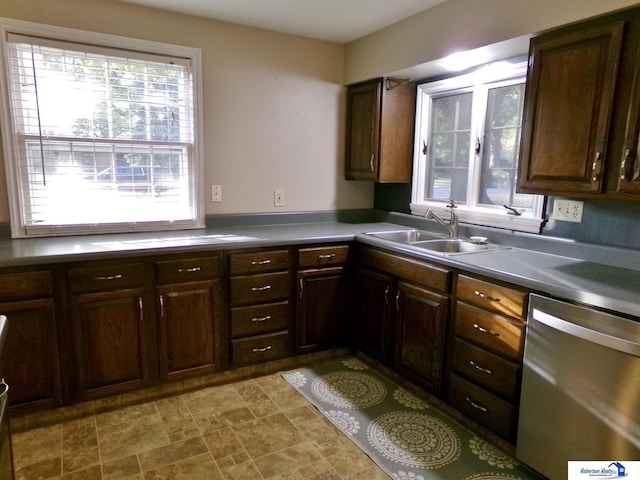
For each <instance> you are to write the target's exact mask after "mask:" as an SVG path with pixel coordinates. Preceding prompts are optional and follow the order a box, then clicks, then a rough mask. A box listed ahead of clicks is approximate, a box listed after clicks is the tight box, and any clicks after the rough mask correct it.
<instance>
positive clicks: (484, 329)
mask: <svg viewBox="0 0 640 480" xmlns="http://www.w3.org/2000/svg"><path fill="white" fill-rule="evenodd" d="M473 328H475V329H476V330H478V331H480V332H481V333H488V334H489V335H493V336H494V337H499V336H500V334H499V333H498V332H494V331H493V330H487V329H486V328H484V327H481V326H480V325H478V324H477V323H474V324H473Z"/></svg>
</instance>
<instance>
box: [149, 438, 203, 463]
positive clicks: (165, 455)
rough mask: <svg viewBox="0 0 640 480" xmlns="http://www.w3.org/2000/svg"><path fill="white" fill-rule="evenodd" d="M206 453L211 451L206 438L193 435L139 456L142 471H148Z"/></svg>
mask: <svg viewBox="0 0 640 480" xmlns="http://www.w3.org/2000/svg"><path fill="white" fill-rule="evenodd" d="M206 453H209V449H208V448H207V444H206V443H205V441H204V439H203V438H202V437H193V438H189V439H187V440H183V441H181V442H176V443H172V444H169V445H165V446H162V447H159V448H154V449H152V450H147V451H144V452H140V453H139V454H138V458H139V459H140V467H141V468H142V471H143V472H147V471H149V470H156V469H158V468H160V467H163V466H165V465H170V464H172V463H178V462H181V461H183V460H186V459H188V458H191V457H196V456H199V455H204V454H206Z"/></svg>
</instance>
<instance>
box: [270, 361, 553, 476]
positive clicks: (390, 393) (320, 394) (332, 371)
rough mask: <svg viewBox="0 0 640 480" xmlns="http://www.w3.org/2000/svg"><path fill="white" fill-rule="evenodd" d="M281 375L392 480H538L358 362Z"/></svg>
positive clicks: (447, 418) (524, 468)
mask: <svg viewBox="0 0 640 480" xmlns="http://www.w3.org/2000/svg"><path fill="white" fill-rule="evenodd" d="M282 376H283V378H284V379H285V380H286V381H287V382H288V383H289V384H290V385H291V386H292V387H293V388H295V389H296V390H297V391H298V392H299V393H300V394H302V395H303V396H304V397H305V398H306V399H307V400H309V401H310V402H311V403H312V404H313V405H314V406H315V407H316V408H317V409H318V410H319V411H320V412H321V413H322V414H323V415H324V416H325V417H326V418H327V419H329V420H330V421H331V422H332V423H333V424H334V425H335V426H336V427H337V428H338V429H339V430H340V431H341V432H343V433H344V434H345V435H346V436H347V437H348V438H350V439H351V440H352V441H353V442H354V443H355V444H356V445H357V446H358V447H359V448H360V449H361V450H362V451H364V452H365V453H366V454H367V455H368V456H369V457H370V458H371V459H372V460H373V461H374V462H375V463H376V464H377V465H378V466H379V467H380V468H382V469H383V470H384V471H385V472H386V473H387V474H388V475H389V476H390V477H391V478H394V479H397V480H409V479H410V480H445V479H446V480H452V479H456V480H513V479H520V480H541V479H543V477H541V476H539V475H537V474H535V473H534V472H532V471H531V470H529V469H528V468H527V467H526V466H524V465H522V464H520V463H519V462H518V461H517V460H516V459H514V458H513V457H511V456H510V455H507V454H505V453H503V452H502V451H501V450H499V449H498V448H496V447H494V446H493V445H491V444H490V443H488V442H487V441H485V440H483V439H481V438H479V437H478V436H476V435H475V434H474V433H473V432H471V431H470V430H468V429H467V428H465V427H464V426H462V425H460V424H459V423H458V422H456V421H455V420H453V419H452V418H450V417H449V416H447V415H445V414H444V413H442V412H440V411H438V410H437V409H435V408H434V407H432V406H431V405H429V404H428V403H426V402H425V401H423V400H422V399H420V398H418V397H416V396H415V395H413V394H412V393H410V392H409V391H407V390H406V389H404V388H402V387H400V386H398V385H397V384H395V383H394V382H392V381H391V380H389V379H387V378H386V377H384V376H383V375H382V374H380V373H379V372H377V371H375V370H374V369H373V368H371V367H369V366H368V365H366V364H365V363H363V362H362V361H360V360H359V359H357V358H347V359H340V360H335V361H332V362H329V363H326V364H322V365H319V366H317V367H316V366H314V367H308V368H300V369H296V370H293V371H290V372H286V373H283V375H282Z"/></svg>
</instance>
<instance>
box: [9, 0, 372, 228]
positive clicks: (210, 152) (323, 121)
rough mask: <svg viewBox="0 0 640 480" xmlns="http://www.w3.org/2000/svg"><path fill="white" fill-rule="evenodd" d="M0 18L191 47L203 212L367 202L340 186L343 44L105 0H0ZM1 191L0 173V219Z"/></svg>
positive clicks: (362, 189)
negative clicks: (276, 198)
mask: <svg viewBox="0 0 640 480" xmlns="http://www.w3.org/2000/svg"><path fill="white" fill-rule="evenodd" d="M0 17H6V18H13V19H18V20H26V21H32V22H39V23H47V24H53V25H59V26H63V27H69V28H77V29H81V30H89V31H96V32H101V33H109V34H115V35H124V36H130V37H136V38H142V39H146V40H153V41H160V42H166V43H175V44H181V45H186V46H191V47H198V48H201V49H202V61H203V77H204V78H203V80H204V156H205V172H204V175H205V179H204V181H205V184H206V185H207V186H208V187H207V192H205V197H206V198H207V201H206V209H205V210H206V213H208V214H218V213H247V212H269V211H275V212H281V211H322V210H333V209H350V208H370V207H371V206H372V205H373V185H372V184H369V183H364V182H347V181H345V180H344V172H343V169H344V153H343V152H344V130H345V126H344V124H345V120H344V118H345V96H346V95H345V88H344V87H343V73H344V46H342V45H339V44H335V43H328V42H320V41H316V40H310V39H306V38H301V37H296V36H291V35H284V34H278V33H273V32H268V31H264V30H259V29H254V28H248V27H241V26H237V25H233V24H229V23H224V22H218V21H212V20H205V19H201V18H197V17H190V16H185V15H178V14H173V13H168V12H162V11H159V10H155V9H150V8H146V7H139V6H134V5H129V4H125V3H120V2H116V1H113V0H55V1H53V0H48V1H41V0H2V1H0ZM0 128H1V126H0ZM0 155H1V154H0ZM211 184H219V185H222V195H223V202H222V203H211V202H210V201H209V198H210V194H209V190H208V188H209V187H210V185H211ZM4 185H5V182H4V169H3V168H0V222H7V221H8V219H9V215H8V206H7V200H6V189H5V186H4ZM276 188H279V189H280V188H281V189H284V190H285V196H286V206H285V207H284V208H282V207H281V208H276V207H274V206H273V190H274V189H276Z"/></svg>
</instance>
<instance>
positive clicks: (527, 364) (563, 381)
mask: <svg viewBox="0 0 640 480" xmlns="http://www.w3.org/2000/svg"><path fill="white" fill-rule="evenodd" d="M516 457H517V458H518V459H520V460H521V461H522V462H524V463H526V464H527V465H529V466H530V467H532V468H534V469H535V470H537V471H539V472H540V473H542V474H543V475H545V476H547V477H549V478H550V479H553V480H556V479H563V480H564V479H566V478H567V472H568V463H567V462H568V461H569V460H573V461H607V460H608V461H625V460H627V461H630V460H640V319H638V321H634V320H633V319H626V318H622V317H618V316H614V315H611V314H607V313H603V312H600V311H596V310H593V309H590V308H586V307H584V306H578V305H574V304H570V303H566V302H562V301H558V300H553V299H550V298H546V297H542V296H539V295H531V299H530V302H529V316H528V325H527V334H526V343H525V351H524V370H523V375H522V394H521V400H520V414H519V421H518V439H517V443H516Z"/></svg>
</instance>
